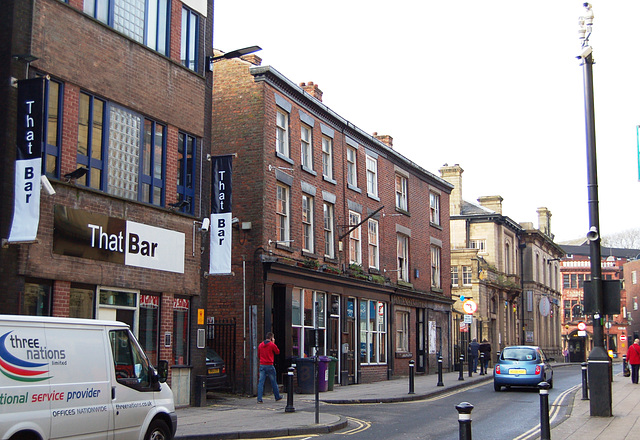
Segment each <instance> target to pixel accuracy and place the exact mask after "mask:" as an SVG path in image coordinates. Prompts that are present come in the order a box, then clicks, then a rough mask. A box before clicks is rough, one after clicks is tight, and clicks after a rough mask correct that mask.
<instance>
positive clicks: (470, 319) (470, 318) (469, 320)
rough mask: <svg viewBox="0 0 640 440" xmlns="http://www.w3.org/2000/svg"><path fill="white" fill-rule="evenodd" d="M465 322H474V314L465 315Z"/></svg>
mask: <svg viewBox="0 0 640 440" xmlns="http://www.w3.org/2000/svg"><path fill="white" fill-rule="evenodd" d="M464 323H465V324H473V316H471V315H464Z"/></svg>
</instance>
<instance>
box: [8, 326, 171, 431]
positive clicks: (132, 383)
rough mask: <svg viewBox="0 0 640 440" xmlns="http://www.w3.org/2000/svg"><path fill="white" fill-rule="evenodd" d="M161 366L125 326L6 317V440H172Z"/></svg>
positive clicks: (164, 370) (167, 391) (165, 369)
mask: <svg viewBox="0 0 640 440" xmlns="http://www.w3.org/2000/svg"><path fill="white" fill-rule="evenodd" d="M158 364H159V365H158V371H159V372H156V370H155V369H154V368H153V367H152V366H151V365H150V363H149V360H148V358H147V356H146V355H145V354H144V352H143V351H142V349H141V348H140V346H139V344H138V342H137V341H136V339H135V337H134V336H133V334H131V332H130V331H129V327H128V326H127V325H126V324H123V323H121V322H115V321H99V320H91V319H72V318H48V317H40V316H13V315H0V373H2V374H0V439H12V440H44V439H50V438H51V439H63V438H64V439H69V438H74V439H109V440H111V439H113V440H116V439H122V440H124V439H127V440H129V439H136V440H138V439H140V440H141V439H145V440H148V439H153V440H166V439H171V438H172V437H173V436H174V434H175V432H176V427H177V416H176V413H175V407H174V403H173V393H172V392H171V390H170V389H169V386H168V385H167V384H166V383H165V381H166V378H167V373H168V363H167V362H166V361H160V362H159V363H158Z"/></svg>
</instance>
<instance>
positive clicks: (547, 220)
mask: <svg viewBox="0 0 640 440" xmlns="http://www.w3.org/2000/svg"><path fill="white" fill-rule="evenodd" d="M537 213H538V230H539V231H540V232H542V233H543V234H545V235H549V236H551V211H549V210H548V209H547V208H545V207H541V208H538V210H537Z"/></svg>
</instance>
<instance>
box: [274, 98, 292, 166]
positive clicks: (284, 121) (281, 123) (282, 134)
mask: <svg viewBox="0 0 640 440" xmlns="http://www.w3.org/2000/svg"><path fill="white" fill-rule="evenodd" d="M276 151H277V152H278V153H280V154H281V155H283V156H284V157H290V155H289V114H288V113H287V112H285V111H283V110H280V109H278V110H277V112H276Z"/></svg>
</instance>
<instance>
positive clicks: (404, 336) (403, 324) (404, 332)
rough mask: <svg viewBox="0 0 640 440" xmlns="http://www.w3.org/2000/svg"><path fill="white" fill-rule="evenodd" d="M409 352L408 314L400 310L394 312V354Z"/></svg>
mask: <svg viewBox="0 0 640 440" xmlns="http://www.w3.org/2000/svg"><path fill="white" fill-rule="evenodd" d="M408 351H409V313H408V312H406V311H404V310H400V311H397V312H396V352H401V353H402V352H404V353H406V352H408Z"/></svg>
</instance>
